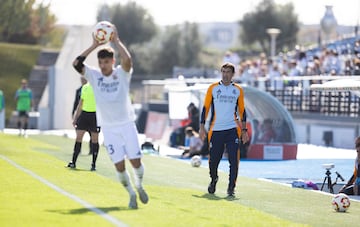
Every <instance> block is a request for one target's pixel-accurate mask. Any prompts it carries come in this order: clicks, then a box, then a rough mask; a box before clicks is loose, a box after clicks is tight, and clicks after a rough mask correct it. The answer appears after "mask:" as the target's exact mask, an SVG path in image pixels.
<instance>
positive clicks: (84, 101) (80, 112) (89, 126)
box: [67, 83, 100, 171]
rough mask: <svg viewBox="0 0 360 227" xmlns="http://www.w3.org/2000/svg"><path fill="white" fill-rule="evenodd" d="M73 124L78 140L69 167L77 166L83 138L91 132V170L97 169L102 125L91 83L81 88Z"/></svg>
mask: <svg viewBox="0 0 360 227" xmlns="http://www.w3.org/2000/svg"><path fill="white" fill-rule="evenodd" d="M73 119H74V120H73V125H74V127H75V129H76V140H75V145H74V153H73V156H72V161H71V162H69V164H68V166H67V167H70V168H72V169H74V168H76V160H77V158H78V156H79V154H80V151H81V144H82V139H83V137H84V134H85V132H87V131H88V132H91V133H90V148H91V150H90V153H91V154H92V164H91V171H95V170H96V159H97V156H98V153H99V142H98V138H99V132H100V127H98V126H97V121H96V102H95V97H94V92H93V89H92V87H91V85H90V84H89V83H86V84H84V85H83V86H82V88H81V96H80V101H79V104H78V107H77V109H76V111H75V113H74V117H73Z"/></svg>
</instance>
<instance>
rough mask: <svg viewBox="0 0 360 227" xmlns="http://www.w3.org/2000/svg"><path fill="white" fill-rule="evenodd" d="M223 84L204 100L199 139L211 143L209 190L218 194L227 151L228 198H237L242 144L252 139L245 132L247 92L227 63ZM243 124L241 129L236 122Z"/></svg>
mask: <svg viewBox="0 0 360 227" xmlns="http://www.w3.org/2000/svg"><path fill="white" fill-rule="evenodd" d="M221 74H222V78H221V81H219V82H216V83H213V84H211V85H210V86H209V88H208V90H207V92H206V95H205V100H204V106H203V110H202V114H201V118H200V131H199V134H200V137H201V139H203V140H204V139H205V137H206V134H207V135H208V140H209V149H210V150H209V152H210V156H209V171H210V178H211V182H210V184H209V186H208V192H209V193H210V194H213V193H215V190H216V183H217V181H218V166H219V163H220V160H221V158H222V155H223V153H224V150H225V149H226V151H227V153H228V159H229V163H230V174H229V184H228V189H227V194H228V196H234V193H235V186H236V179H237V175H238V168H239V161H240V150H239V140H240V139H241V142H242V143H246V142H247V141H248V140H249V136H248V133H247V128H246V111H245V104H244V91H243V89H242V88H241V87H240V86H239V85H238V84H236V83H234V82H233V81H232V78H233V76H234V74H235V66H234V65H233V64H231V63H225V64H223V65H222V67H221ZM209 113H211V115H210V124H209V130H208V132H207V130H206V129H205V121H206V119H207V117H208V114H209ZM238 120H240V121H241V124H240V125H241V128H239V127H238V126H237V125H238V124H237V121H238Z"/></svg>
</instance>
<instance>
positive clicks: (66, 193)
mask: <svg viewBox="0 0 360 227" xmlns="http://www.w3.org/2000/svg"><path fill="white" fill-rule="evenodd" d="M0 157H1V158H2V159H4V160H5V161H7V162H8V163H10V164H11V165H13V166H15V167H16V168H18V169H20V170H22V171H23V172H25V173H27V174H29V175H30V176H32V177H34V178H36V179H37V180H39V181H40V182H41V183H43V184H45V185H47V186H49V187H50V188H52V189H54V190H55V191H57V192H59V193H61V194H63V195H65V196H67V197H69V198H70V199H72V200H74V201H76V202H78V203H80V204H81V205H82V206H84V207H85V208H87V209H89V210H91V211H93V212H94V213H96V214H98V215H100V216H101V217H102V218H104V219H105V220H107V221H109V222H111V223H112V224H114V225H116V226H127V225H126V224H125V223H123V222H121V221H119V220H118V219H116V218H114V217H113V216H111V215H108V214H106V213H105V212H104V211H102V210H100V209H98V208H96V207H95V206H94V205H92V204H90V203H88V202H86V201H84V200H82V199H80V198H79V197H77V196H75V195H73V194H71V193H69V192H67V191H65V190H63V189H62V188H60V187H58V186H57V185H55V184H53V183H51V182H49V181H47V180H46V179H44V178H42V177H40V176H39V175H37V174H35V173H34V172H32V171H30V170H28V169H26V168H24V167H22V166H21V165H19V164H17V163H16V162H14V161H13V160H11V159H9V158H7V157H5V156H3V155H0Z"/></svg>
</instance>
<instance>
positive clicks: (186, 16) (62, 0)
mask: <svg viewBox="0 0 360 227" xmlns="http://www.w3.org/2000/svg"><path fill="white" fill-rule="evenodd" d="M133 1H134V0H133ZM39 2H43V3H45V4H48V3H50V4H51V6H50V9H51V11H52V13H54V14H55V15H56V17H57V18H58V24H70V25H71V24H72V25H94V24H95V22H96V15H97V9H98V7H99V6H100V5H102V4H104V3H106V4H108V5H113V4H117V3H121V4H126V3H127V2H129V0H37V3H39ZM135 2H136V3H137V4H139V5H141V6H142V7H144V8H145V9H146V10H148V12H149V13H150V14H151V15H152V16H153V17H154V20H155V23H156V24H158V25H173V24H179V23H183V22H185V21H188V22H196V23H202V22H235V21H238V20H240V19H241V18H242V16H243V15H244V14H245V13H248V12H252V11H254V10H255V7H256V6H257V5H258V4H259V2H261V0H242V1H240V0H220V1H214V0H178V1H176V0H135ZM275 2H276V3H277V4H285V3H288V2H292V3H293V4H294V9H295V10H294V11H295V13H296V14H297V15H298V20H299V21H300V22H302V23H304V24H318V23H320V20H321V18H322V17H323V16H324V13H325V6H326V5H332V6H333V12H334V15H335V17H336V19H337V22H338V24H339V25H350V26H354V25H356V24H357V23H359V19H360V0H311V1H310V0H275Z"/></svg>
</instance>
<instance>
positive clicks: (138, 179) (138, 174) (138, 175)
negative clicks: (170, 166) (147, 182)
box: [133, 165, 144, 188]
mask: <svg viewBox="0 0 360 227" xmlns="http://www.w3.org/2000/svg"><path fill="white" fill-rule="evenodd" d="M133 169H134V179H135V187H136V188H142V180H143V176H144V166H143V165H141V166H140V167H139V168H137V169H136V168H133Z"/></svg>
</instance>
